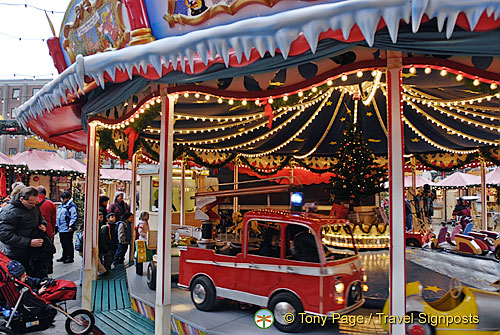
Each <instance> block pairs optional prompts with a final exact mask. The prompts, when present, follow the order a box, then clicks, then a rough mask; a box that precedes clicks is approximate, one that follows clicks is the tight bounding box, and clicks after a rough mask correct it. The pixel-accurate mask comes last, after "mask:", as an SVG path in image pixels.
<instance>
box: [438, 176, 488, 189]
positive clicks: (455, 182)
mask: <svg viewBox="0 0 500 335" xmlns="http://www.w3.org/2000/svg"><path fill="white" fill-rule="evenodd" d="M473 185H481V177H480V176H475V175H473V174H468V173H463V172H455V173H454V174H452V175H450V176H448V177H446V178H444V179H443V180H440V181H439V182H437V183H436V186H437V187H466V186H473Z"/></svg>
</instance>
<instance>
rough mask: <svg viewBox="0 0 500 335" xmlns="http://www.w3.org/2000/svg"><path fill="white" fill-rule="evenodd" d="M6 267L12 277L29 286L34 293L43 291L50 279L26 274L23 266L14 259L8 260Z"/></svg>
mask: <svg viewBox="0 0 500 335" xmlns="http://www.w3.org/2000/svg"><path fill="white" fill-rule="evenodd" d="M7 269H8V270H9V273H10V274H11V275H12V276H13V277H14V278H16V279H17V280H19V281H21V282H23V283H25V284H26V285H28V286H29V287H31V289H32V290H33V292H34V293H35V294H42V293H43V292H45V290H46V289H47V286H48V284H49V282H50V281H51V280H52V279H50V278H43V279H41V278H35V277H30V276H28V275H27V274H26V269H25V268H24V266H23V265H22V264H21V263H19V262H18V261H15V260H12V261H10V262H9V264H8V265H7Z"/></svg>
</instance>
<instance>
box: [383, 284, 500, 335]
mask: <svg viewBox="0 0 500 335" xmlns="http://www.w3.org/2000/svg"><path fill="white" fill-rule="evenodd" d="M499 310H500V294H499V293H495V292H488V291H483V290H478V289H474V288H470V287H467V286H462V285H461V283H460V281H459V280H458V279H456V278H453V279H452V280H451V282H450V289H449V291H448V292H446V294H445V295H444V296H443V297H441V298H440V299H439V300H436V301H432V302H428V301H425V300H424V297H423V295H422V285H421V284H420V282H418V281H417V282H413V283H408V284H406V315H407V320H406V321H405V324H406V334H409V335H431V334H432V335H453V334H456V335H463V334H474V335H476V334H484V335H486V334H491V335H500V318H499V317H498V311H499ZM383 315H384V316H389V301H386V303H385V306H384V309H383ZM387 320H389V319H388V318H385V317H384V318H383V319H382V325H383V328H384V329H385V330H387V331H388V330H389V324H388V322H387ZM389 322H390V321H389Z"/></svg>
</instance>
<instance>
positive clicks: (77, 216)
mask: <svg viewBox="0 0 500 335" xmlns="http://www.w3.org/2000/svg"><path fill="white" fill-rule="evenodd" d="M72 207H74V208H75V210H76V221H75V225H74V226H72V228H73V230H75V229H76V228H77V227H79V226H80V224H79V223H80V215H78V206H77V205H76V204H75V203H74V202H72V203H71V205H70V206H68V207H66V223H67V224H68V226H69V222H70V221H71V214H70V213H69V210H70V208H72Z"/></svg>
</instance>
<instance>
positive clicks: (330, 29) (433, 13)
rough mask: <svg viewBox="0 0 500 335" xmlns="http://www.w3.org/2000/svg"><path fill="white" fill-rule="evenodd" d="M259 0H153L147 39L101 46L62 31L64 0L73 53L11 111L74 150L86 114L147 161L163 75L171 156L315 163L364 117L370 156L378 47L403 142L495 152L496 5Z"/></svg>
mask: <svg viewBox="0 0 500 335" xmlns="http://www.w3.org/2000/svg"><path fill="white" fill-rule="evenodd" d="M110 1H111V0H110ZM106 3H107V2H106ZM263 3H266V4H267V5H265V4H264V5H261V7H259V5H255V6H254V7H252V8H250V7H245V6H243V7H245V8H246V9H241V11H239V10H238V11H237V13H236V12H235V13H233V14H232V15H226V16H224V15H222V16H218V17H217V20H219V21H214V20H212V21H211V17H210V15H212V14H206V13H208V12H206V13H191V12H190V11H189V10H187V11H186V12H185V13H184V12H182V13H181V12H179V13H177V12H170V9H168V13H166V12H165V11H167V9H165V3H164V2H160V1H151V2H150V6H148V10H149V12H148V19H149V21H150V22H151V28H152V31H153V35H154V37H155V38H156V39H157V40H156V41H154V42H151V43H148V44H144V45H134V46H130V47H126V48H123V49H120V48H121V47H122V46H116V48H115V49H116V50H114V51H110V52H99V51H104V50H107V49H109V48H104V46H103V49H102V50H93V51H92V50H90V49H89V48H87V49H85V48H84V49H82V45H81V43H82V42H81V41H80V42H78V41H76V40H75V36H76V35H78V34H76V33H74V32H73V30H71V29H73V27H75V26H76V27H77V28H78V25H77V19H78V20H85V17H86V16H85V15H87V14H83V16H77V13H80V14H81V11H79V10H77V8H76V7H77V6H78V5H77V4H76V3H73V4H72V6H71V7H70V8H69V9H68V13H67V18H68V20H67V22H68V24H69V23H70V21H71V20H74V22H73V24H72V25H69V26H68V28H67V29H66V30H65V33H64V34H63V35H61V36H60V39H61V45H62V47H63V48H62V49H63V50H62V52H63V54H64V56H65V60H66V64H70V63H72V64H71V65H70V66H69V67H68V68H67V69H65V70H64V72H62V73H61V75H60V76H59V77H58V78H56V79H54V80H53V81H52V82H50V83H49V84H47V85H46V86H45V87H44V88H43V89H42V90H41V91H40V92H38V93H37V94H36V95H35V96H34V97H33V98H32V99H30V100H29V101H28V102H27V103H25V104H24V105H22V106H21V107H20V108H19V109H18V110H17V116H18V119H19V120H20V122H21V123H22V124H23V125H24V126H26V127H29V128H31V129H32V130H33V131H35V132H36V133H38V134H40V135H41V136H42V137H44V138H46V139H47V140H48V141H51V142H52V143H56V144H58V145H65V146H67V147H70V148H73V149H78V150H85V147H86V141H87V137H86V135H85V130H86V126H87V122H88V121H89V120H96V121H97V122H100V127H101V129H102V131H101V132H100V140H101V147H102V148H103V149H104V150H106V151H107V152H108V153H109V154H110V155H115V156H117V157H119V158H122V159H124V158H130V155H129V153H131V152H132V153H133V152H135V151H136V150H138V149H142V152H143V154H144V155H145V156H146V157H149V158H150V159H152V160H153V161H158V152H159V132H160V125H159V121H158V120H159V112H160V107H159V104H160V103H159V101H160V100H159V99H158V98H157V97H158V96H159V92H160V87H166V88H167V89H168V92H169V93H172V94H176V93H177V94H178V95H177V96H176V98H175V100H176V105H175V117H176V122H175V129H174V141H175V145H176V150H177V157H180V155H181V154H186V155H188V156H189V157H191V158H192V159H194V160H195V161H196V162H198V163H200V162H201V163H206V164H205V165H208V166H218V165H221V164H222V163H224V162H226V163H227V162H229V161H231V160H232V159H233V158H234V156H235V155H239V156H240V157H243V160H244V164H246V165H248V166H255V165H254V163H256V160H259V164H261V165H263V166H264V167H266V166H270V167H271V168H272V167H273V166H277V165H280V166H282V165H283V166H286V165H287V164H285V163H289V161H288V160H287V159H290V157H293V159H294V160H295V161H298V162H299V164H303V165H307V167H311V166H315V165H314V164H317V165H321V166H318V167H316V166H315V167H314V168H315V169H316V168H317V170H321V169H324V168H325V167H326V168H328V165H329V164H330V163H329V162H326V163H325V160H324V158H325V157H329V156H331V155H332V153H334V152H336V151H337V149H338V148H339V145H340V143H341V142H342V133H343V130H344V129H345V127H346V124H347V123H348V122H354V123H356V124H358V125H359V126H360V127H361V129H362V131H363V136H364V139H365V142H367V143H368V145H369V146H370V148H371V149H372V150H373V152H374V153H375V154H377V155H385V154H386V152H387V136H388V134H387V113H386V110H387V97H386V93H387V92H386V91H387V85H386V78H385V73H384V71H383V68H385V67H386V65H387V50H394V51H399V52H401V55H402V62H403V64H402V66H403V83H402V84H403V96H402V99H403V114H404V137H405V145H404V147H405V150H406V153H407V154H414V155H416V156H417V158H419V162H420V163H422V164H423V165H425V166H428V167H429V166H431V167H434V168H435V167H438V168H441V169H451V168H454V167H456V166H457V165H459V164H465V163H468V162H470V161H472V160H474V159H476V158H477V156H478V153H479V152H481V155H483V156H487V157H488V158H491V159H492V160H495V159H500V155H499V154H498V149H497V148H498V145H499V131H500V123H499V121H500V118H499V117H498V111H499V110H500V93H499V90H498V85H499V83H500V59H499V57H498V55H499V54H500V28H499V27H500V19H499V15H500V4H496V3H491V2H486V1H485V2H483V1H462V2H460V3H459V4H457V3H456V2H455V1H451V0H449V1H427V2H420V1H409V0H408V1H396V2H394V3H391V4H387V2H386V1H371V2H363V4H362V5H361V3H359V2H357V1H323V2H321V3H319V2H318V3H316V2H301V1H277V3H275V2H274V1H273V4H274V3H275V4H274V6H270V5H269V3H270V2H269V3H268V2H266V1H264V2H263ZM162 6H163V7H162ZM214 6H215V7H216V6H218V5H214ZM160 7H161V8H160ZM103 8H105V7H103ZM176 8H177V7H176ZM217 8H219V7H217ZM78 9H81V8H78ZM250 9H251V10H250ZM92 10H95V11H99V10H101V9H98V8H90V9H88V10H87V11H88V12H89V13H90V14H89V15H90V16H91V15H92V14H91V13H92ZM176 10H177V9H176ZM174 11H175V10H174ZM209 12H210V13H215V12H217V11H211V10H210V11H209ZM110 13H111V12H110ZM80 14H78V15H80ZM264 14H265V15H264ZM207 15H209V17H207ZM214 15H215V14H214ZM285 17H286V19H284V18H285ZM193 20H194V21H193ZM195 21H196V22H195ZM87 22H90V21H87ZM214 22H216V23H214ZM84 23H85V22H79V23H78V24H82V26H83V24H84ZM65 27H66V26H65ZM80 32H81V31H80ZM75 34H76V35H75ZM176 35H179V36H176ZM116 36H121V35H120V31H117V35H116ZM77 42H78V43H77ZM132 44H133V43H132V41H131V44H130V45H132ZM124 45H127V43H125V44H124ZM87 47H88V45H87ZM108 47H109V45H108ZM78 48H80V49H78ZM97 48H99V45H97ZM75 50H80V51H81V52H80V55H78V56H76V55H77V54H78V53H77V52H75ZM49 112H50V113H49ZM42 115H43V117H40V116H42ZM56 121H57V122H56ZM136 134H138V136H135V135H136ZM129 147H131V149H129ZM437 152H447V153H449V154H451V155H453V156H451V157H450V156H449V155H448V156H444V157H443V156H436V155H440V154H436V153H437ZM266 157H271V158H266ZM262 159H264V160H265V159H267V160H268V161H269V164H267V165H266V164H262ZM207 162H216V163H215V164H210V163H207ZM201 163H200V164H201Z"/></svg>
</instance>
